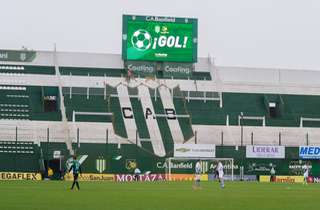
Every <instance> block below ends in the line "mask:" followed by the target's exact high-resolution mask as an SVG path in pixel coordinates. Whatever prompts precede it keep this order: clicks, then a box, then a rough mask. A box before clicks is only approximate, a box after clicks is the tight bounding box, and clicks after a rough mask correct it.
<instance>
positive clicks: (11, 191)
mask: <svg viewBox="0 0 320 210" xmlns="http://www.w3.org/2000/svg"><path fill="white" fill-rule="evenodd" d="M70 184H71V182H59V181H38V182H33V181H29V182H23V181H1V182H0V198H1V201H0V209H1V210H17V209H19V210H33V209H39V210H57V209H67V210H82V209H86V210H99V209H108V210H129V209H134V210H144V209H146V210H147V209H148V210H149V209H150V210H180V209H181V210H191V209H192V210H208V209H216V210H219V209H223V210H238V209H242V210H300V209H301V210H302V209H306V210H316V209H317V210H318V209H319V201H318V199H319V196H320V185H317V184H312V185H308V186H303V185H302V184H281V183H256V182H251V183H248V182H233V183H231V182H227V183H226V188H225V189H220V188H219V185H218V183H217V182H203V183H202V187H203V189H201V190H196V191H194V190H192V188H191V185H192V183H191V182H157V183H146V182H144V183H115V182H82V183H80V184H81V190H80V191H76V190H75V191H71V190H69V187H70Z"/></svg>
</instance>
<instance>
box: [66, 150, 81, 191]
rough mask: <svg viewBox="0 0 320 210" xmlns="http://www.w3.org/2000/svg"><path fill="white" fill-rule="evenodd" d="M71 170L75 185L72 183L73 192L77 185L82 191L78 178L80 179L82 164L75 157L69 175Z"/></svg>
mask: <svg viewBox="0 0 320 210" xmlns="http://www.w3.org/2000/svg"><path fill="white" fill-rule="evenodd" d="M71 170H72V173H73V183H72V187H71V190H73V187H74V185H75V184H76V185H77V188H78V190H80V187H79V182H78V177H79V173H80V174H81V166H80V163H79V161H78V160H77V157H76V156H75V155H74V156H73V161H72V165H71V167H70V169H69V173H70V171H71Z"/></svg>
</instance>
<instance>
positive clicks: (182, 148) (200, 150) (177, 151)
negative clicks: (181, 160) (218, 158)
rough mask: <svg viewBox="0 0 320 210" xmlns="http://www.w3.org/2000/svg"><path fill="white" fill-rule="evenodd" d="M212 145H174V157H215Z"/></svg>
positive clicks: (214, 148) (214, 147)
mask: <svg viewBox="0 0 320 210" xmlns="http://www.w3.org/2000/svg"><path fill="white" fill-rule="evenodd" d="M215 150H216V146H215V145H214V144H174V156H175V157H215Z"/></svg>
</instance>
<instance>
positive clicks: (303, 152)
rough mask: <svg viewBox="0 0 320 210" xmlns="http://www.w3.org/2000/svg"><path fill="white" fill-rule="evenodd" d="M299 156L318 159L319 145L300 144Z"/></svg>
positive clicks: (319, 157)
mask: <svg viewBox="0 0 320 210" xmlns="http://www.w3.org/2000/svg"><path fill="white" fill-rule="evenodd" d="M299 157H300V158H301V159H320V147H313V146H300V147H299Z"/></svg>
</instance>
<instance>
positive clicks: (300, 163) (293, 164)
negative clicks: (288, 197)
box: [289, 160, 312, 175]
mask: <svg viewBox="0 0 320 210" xmlns="http://www.w3.org/2000/svg"><path fill="white" fill-rule="evenodd" d="M304 167H307V168H308V169H309V171H310V170H311V169H312V165H311V164H307V161H305V160H293V161H290V162H289V172H290V174H291V175H302V174H303V173H304Z"/></svg>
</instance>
